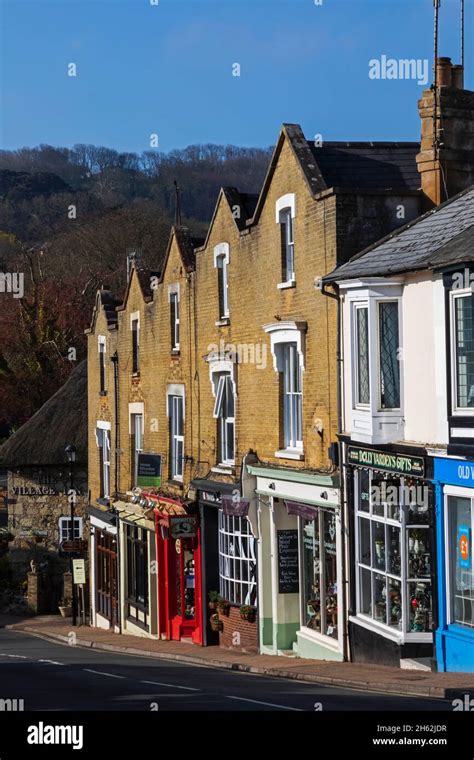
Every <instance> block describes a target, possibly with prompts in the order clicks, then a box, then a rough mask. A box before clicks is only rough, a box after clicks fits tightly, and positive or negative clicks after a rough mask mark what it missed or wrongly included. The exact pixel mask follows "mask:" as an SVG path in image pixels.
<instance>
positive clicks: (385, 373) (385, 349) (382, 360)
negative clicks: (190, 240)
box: [378, 301, 400, 409]
mask: <svg viewBox="0 0 474 760" xmlns="http://www.w3.org/2000/svg"><path fill="white" fill-rule="evenodd" d="M378 327H379V390H380V408H381V409H399V408H400V364H399V356H398V352H399V337H398V332H399V328H398V301H380V302H379V304H378Z"/></svg>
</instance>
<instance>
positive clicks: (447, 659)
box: [434, 457, 474, 673]
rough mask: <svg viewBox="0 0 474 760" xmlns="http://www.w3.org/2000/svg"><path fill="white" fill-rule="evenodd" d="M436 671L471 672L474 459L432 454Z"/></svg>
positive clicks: (473, 664) (473, 642) (473, 663)
mask: <svg viewBox="0 0 474 760" xmlns="http://www.w3.org/2000/svg"><path fill="white" fill-rule="evenodd" d="M434 477H435V481H436V517H437V553H438V607H439V614H438V626H437V629H436V659H437V664H438V670H439V671H443V672H444V671H459V672H467V673H473V672H474V569H473V553H472V536H473V530H474V461H473V460H466V459H454V458H450V457H435V459H434Z"/></svg>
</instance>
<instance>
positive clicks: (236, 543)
mask: <svg viewBox="0 0 474 760" xmlns="http://www.w3.org/2000/svg"><path fill="white" fill-rule="evenodd" d="M219 579H220V584H219V591H220V594H221V596H223V597H224V599H226V600H227V601H228V602H230V603H231V604H239V605H242V604H248V605H251V606H255V604H256V602H257V558H256V552H255V538H254V537H253V535H252V531H251V529H250V523H249V521H248V520H247V518H246V517H235V516H231V515H225V514H224V513H223V511H222V510H219Z"/></svg>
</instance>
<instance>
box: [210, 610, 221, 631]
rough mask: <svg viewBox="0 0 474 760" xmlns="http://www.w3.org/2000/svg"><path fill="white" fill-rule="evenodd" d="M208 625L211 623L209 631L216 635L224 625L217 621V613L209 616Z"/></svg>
mask: <svg viewBox="0 0 474 760" xmlns="http://www.w3.org/2000/svg"><path fill="white" fill-rule="evenodd" d="M210 623H211V629H212V630H213V631H215V632H216V633H218V632H219V631H222V630H223V628H224V624H223V622H222V620H219V615H218V614H217V612H215V613H214V614H213V615H211V617H210Z"/></svg>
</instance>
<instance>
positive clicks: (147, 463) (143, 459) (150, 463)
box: [137, 452, 161, 488]
mask: <svg viewBox="0 0 474 760" xmlns="http://www.w3.org/2000/svg"><path fill="white" fill-rule="evenodd" d="M137 486H139V487H141V488H143V487H146V486H153V487H155V488H159V486H161V454H144V453H143V452H142V453H139V454H138V469H137Z"/></svg>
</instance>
